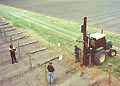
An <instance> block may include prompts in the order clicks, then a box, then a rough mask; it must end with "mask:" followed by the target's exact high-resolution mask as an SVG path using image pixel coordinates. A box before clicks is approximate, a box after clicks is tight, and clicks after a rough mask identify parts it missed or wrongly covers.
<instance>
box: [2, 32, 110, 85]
mask: <svg viewBox="0 0 120 86" xmlns="http://www.w3.org/2000/svg"><path fill="white" fill-rule="evenodd" d="M0 37H2V32H1V30H0ZM4 40H5V42H7V36H6V32H5V31H4ZM10 43H11V45H13V40H12V37H11V38H10ZM49 46H50V45H49ZM58 47H60V43H58ZM17 48H18V57H19V58H21V52H20V43H19V42H18V43H17ZM27 54H28V57H29V65H30V66H29V68H30V70H32V69H33V67H32V59H31V53H30V51H28V53H27ZM44 68H45V82H46V83H45V85H47V83H48V80H47V69H46V64H45V66H44ZM111 69H112V66H111V65H109V67H108V75H109V77H108V82H109V84H111Z"/></svg>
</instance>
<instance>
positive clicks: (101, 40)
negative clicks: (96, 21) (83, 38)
mask: <svg viewBox="0 0 120 86" xmlns="http://www.w3.org/2000/svg"><path fill="white" fill-rule="evenodd" d="M105 45H106V39H105V34H101V33H94V34H91V35H90V47H91V48H94V49H98V50H99V49H101V48H102V49H103V48H105Z"/></svg>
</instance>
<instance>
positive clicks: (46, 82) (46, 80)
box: [44, 64, 48, 86]
mask: <svg viewBox="0 0 120 86" xmlns="http://www.w3.org/2000/svg"><path fill="white" fill-rule="evenodd" d="M44 68H45V86H47V84H48V79H47V66H46V64H45V66H44Z"/></svg>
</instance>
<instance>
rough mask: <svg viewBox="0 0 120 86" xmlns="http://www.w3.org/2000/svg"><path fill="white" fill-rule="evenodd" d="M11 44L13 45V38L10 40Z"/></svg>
mask: <svg viewBox="0 0 120 86" xmlns="http://www.w3.org/2000/svg"><path fill="white" fill-rule="evenodd" d="M10 43H11V45H13V40H12V37H11V38H10Z"/></svg>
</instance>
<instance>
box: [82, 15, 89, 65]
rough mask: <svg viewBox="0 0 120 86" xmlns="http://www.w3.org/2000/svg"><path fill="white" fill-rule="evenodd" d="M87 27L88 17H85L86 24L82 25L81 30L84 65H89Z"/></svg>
mask: <svg viewBox="0 0 120 86" xmlns="http://www.w3.org/2000/svg"><path fill="white" fill-rule="evenodd" d="M86 28H87V17H84V24H83V25H81V32H82V33H83V44H84V46H83V63H82V65H85V66H87V65H88V59H89V58H88V57H87V49H88V46H87V32H86Z"/></svg>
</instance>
